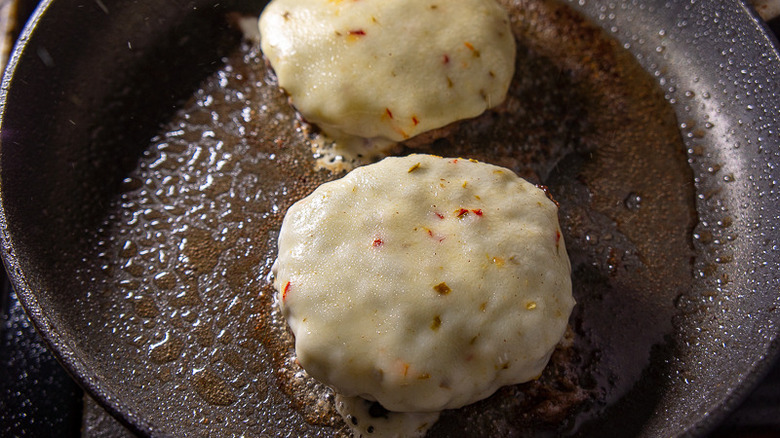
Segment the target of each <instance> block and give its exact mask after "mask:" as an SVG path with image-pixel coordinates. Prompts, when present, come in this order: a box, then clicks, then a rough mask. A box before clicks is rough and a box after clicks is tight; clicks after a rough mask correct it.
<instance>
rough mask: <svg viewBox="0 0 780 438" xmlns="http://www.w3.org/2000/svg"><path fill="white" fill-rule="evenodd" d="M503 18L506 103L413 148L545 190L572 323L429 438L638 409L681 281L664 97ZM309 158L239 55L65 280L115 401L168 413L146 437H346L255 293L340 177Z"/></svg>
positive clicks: (250, 62)
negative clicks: (75, 274) (78, 299)
mask: <svg viewBox="0 0 780 438" xmlns="http://www.w3.org/2000/svg"><path fill="white" fill-rule="evenodd" d="M509 7H510V8H511V14H512V17H513V22H514V28H515V31H516V33H517V35H518V43H519V44H518V45H519V49H518V61H517V66H518V72H517V74H516V79H515V81H514V83H513V85H512V90H511V96H510V97H509V100H508V101H507V102H506V104H505V105H504V106H503V108H502V109H501V110H499V111H497V112H494V113H488V114H486V115H483V116H482V117H480V118H478V119H476V120H473V121H469V122H466V123H463V124H462V125H461V127H460V128H459V130H458V132H456V133H455V134H454V135H453V137H452V138H451V139H449V140H442V141H438V142H436V143H435V144H433V145H431V146H429V147H426V148H423V149H422V150H423V151H425V152H431V153H436V154H440V155H445V156H461V157H468V158H476V159H479V160H483V161H487V162H492V163H496V164H501V165H505V166H508V167H510V168H512V169H513V170H515V171H516V172H518V173H519V174H521V175H524V176H526V177H527V178H529V179H531V180H534V181H536V182H541V183H544V184H547V185H549V186H550V190H551V192H552V194H553V196H554V197H556V198H557V199H558V200H559V201H560V202H561V204H562V207H561V220H562V224H563V227H564V231H565V233H564V234H565V236H564V237H565V239H566V241H567V243H568V246H569V248H570V252H571V257H572V261H573V266H574V284H575V296H576V298H577V300H578V302H579V305H578V307H577V310H576V312H575V316H574V317H573V319H572V329H571V330H570V333H569V335H568V336H567V339H566V340H565V341H564V343H563V344H562V345H561V347H560V348H559V350H558V351H557V352H556V354H555V356H554V358H553V360H552V364H551V366H550V367H549V368H548V369H547V371H546V372H545V374H544V375H543V377H542V378H541V379H539V380H538V381H536V382H532V383H528V384H524V385H518V386H514V387H509V388H504V389H502V390H500V391H499V392H498V393H497V394H496V395H495V396H493V397H491V398H490V399H488V400H485V401H483V402H480V403H477V404H475V405H473V406H469V407H466V408H464V409H461V410H457V411H453V412H448V413H446V414H445V419H444V420H443V421H441V422H440V423H439V426H437V427H436V428H435V429H434V430H433V431H432V435H440V436H456V435H458V434H459V432H461V431H463V430H467V431H468V433H469V434H470V435H473V436H498V435H501V436H506V435H509V434H511V433H519V432H522V433H524V434H525V433H527V432H529V431H532V432H540V431H548V432H562V431H572V430H576V428H577V427H578V426H579V424H578V423H579V422H583V421H585V420H586V419H589V418H592V417H596V416H598V415H600V414H602V413H603V411H604V409H605V408H608V407H610V406H611V405H612V404H614V403H615V402H616V401H618V400H620V399H621V398H624V397H625V398H628V399H630V400H634V401H635V402H636V403H640V404H641V403H648V402H649V401H650V400H648V398H647V397H648V395H652V391H649V392H648V393H647V394H645V395H643V394H638V392H639V391H637V390H636V389H635V388H636V387H637V385H639V387H641V386H642V385H645V386H646V387H647V388H649V383H648V382H650V381H652V379H653V378H654V377H657V376H648V375H647V371H646V369H647V367H648V366H649V364H651V363H652V364H654V365H658V364H662V363H663V360H664V358H666V357H667V356H668V355H670V354H672V353H673V346H671V345H668V343H667V342H666V341H665V339H664V338H665V336H668V335H669V334H670V333H671V332H672V314H673V313H674V300H675V298H676V297H677V296H679V295H680V294H682V292H683V291H685V290H686V289H688V288H689V287H690V284H691V281H692V264H691V260H692V256H693V248H692V246H691V239H692V237H691V231H692V229H693V225H694V223H695V222H694V221H695V210H694V188H693V176H692V173H691V171H690V169H689V167H688V166H687V161H686V155H685V150H684V146H683V143H682V140H681V138H680V134H679V130H678V128H677V125H676V121H675V117H674V114H673V112H672V109H671V108H670V107H669V106H668V105H667V103H666V102H665V100H664V96H663V94H662V93H661V92H660V91H659V90H658V89H657V88H656V87H655V84H654V81H653V80H652V78H651V77H650V76H649V75H647V74H646V73H645V72H644V71H643V70H641V68H640V67H639V66H638V65H637V64H636V62H635V61H634V59H633V58H632V57H631V56H630V55H629V54H628V53H627V52H625V51H623V50H622V49H621V48H620V47H618V46H617V44H616V43H615V42H613V41H612V40H610V39H608V38H607V37H606V35H604V34H603V33H602V32H600V31H599V30H598V29H597V28H595V27H594V26H593V25H591V24H589V23H588V22H587V21H585V20H584V19H582V18H581V17H580V16H579V15H577V14H576V13H573V12H572V11H571V10H569V9H568V8H566V7H563V6H559V5H556V4H553V3H548V2H544V1H538V2H536V1H531V2H524V3H523V4H521V5H515V4H512V5H509ZM563 35H567V36H568V37H569V38H563ZM561 42H564V44H561ZM308 140H309V139H308V138H307V137H306V136H305V134H304V133H303V130H302V129H300V123H298V122H297V121H296V118H295V114H294V113H293V111H292V110H291V109H290V107H289V105H288V104H287V103H286V98H285V97H284V96H283V95H282V94H281V93H280V92H279V91H278V89H277V87H276V85H275V83H274V78H273V76H272V74H271V73H270V72H269V71H268V70H267V69H266V67H265V65H264V63H263V61H262V59H261V54H260V53H259V52H258V49H257V47H255V46H253V45H251V44H250V43H246V42H244V43H242V44H241V45H240V47H238V48H237V49H235V50H234V51H233V52H232V53H230V54H229V55H228V56H226V57H225V59H224V66H223V67H222V68H220V69H219V71H217V72H216V73H215V74H213V75H212V76H210V77H209V78H206V79H205V81H204V82H203V85H202V88H201V89H199V90H198V91H197V92H196V93H195V94H194V96H193V97H192V98H191V99H190V100H189V101H188V102H187V103H186V104H184V105H183V107H182V108H181V109H180V110H179V111H177V112H176V114H174V115H173V117H172V118H171V120H170V121H169V122H168V123H167V125H166V127H165V129H164V130H163V132H161V133H160V134H159V135H158V136H157V137H155V138H154V139H153V140H152V143H151V145H150V146H149V147H148V148H147V149H146V151H145V152H144V154H143V157H141V159H140V160H139V162H138V166H137V169H136V170H135V171H133V172H132V173H131V174H130V175H128V176H127V178H126V179H125V180H124V182H123V187H122V194H121V196H120V199H119V200H118V201H117V205H116V208H115V209H114V211H113V212H112V213H111V214H110V215H109V216H108V219H107V221H106V222H105V225H104V227H103V228H102V229H101V230H100V231H99V232H98V233H97V235H96V237H95V239H96V241H97V248H98V251H99V253H98V254H95V255H94V256H95V258H96V260H98V263H96V265H95V266H96V267H97V268H98V272H94V271H93V270H87V271H85V272H82V273H80V274H81V275H82V276H83V278H85V279H87V278H100V279H101V280H102V281H101V282H100V284H101V286H100V287H98V293H96V294H94V295H92V296H91V297H90V300H89V302H88V306H90V308H91V309H92V310H93V311H90V312H87V314H86V316H87V318H93V319H94V320H93V321H91V322H92V323H93V324H95V325H98V324H102V325H105V326H106V327H108V328H109V329H110V330H111V332H112V336H111V339H112V347H113V349H109V350H102V351H95V352H94V353H95V354H96V355H98V356H104V357H105V359H109V356H110V358H111V360H106V362H108V363H110V362H112V361H115V363H116V365H117V369H115V370H113V373H114V375H115V378H117V379H118V380H119V381H121V382H122V387H121V389H120V391H127V393H125V394H122V397H123V398H124V397H127V398H128V399H130V400H138V401H139V402H140V403H141V404H142V405H143V404H145V403H148V402H147V401H142V400H143V399H144V398H147V397H148V398H150V399H154V400H160V399H162V400H166V402H165V403H163V404H161V405H160V406H157V407H156V409H155V410H153V409H149V411H150V412H152V411H155V412H154V413H153V414H152V415H154V416H157V415H159V416H160V419H159V420H157V421H155V420H152V421H153V423H155V424H162V425H166V426H167V427H171V428H175V429H178V430H192V431H196V430H200V431H212V432H214V433H217V432H223V431H225V430H228V431H231V432H237V433H242V432H244V431H246V432H249V433H262V432H265V433H271V432H272V431H273V433H274V434H278V433H279V432H280V431H281V430H286V431H290V432H293V433H294V434H303V433H306V434H311V435H318V436H319V435H330V434H332V433H333V430H334V429H335V430H336V431H337V432H338V433H339V434H343V433H345V431H346V429H345V428H344V425H343V423H342V421H341V419H340V417H339V416H338V415H337V414H336V413H335V411H334V410H333V406H332V394H331V392H330V391H329V390H327V389H326V388H324V387H323V386H322V385H319V384H318V383H317V382H315V381H313V380H311V379H309V378H308V377H306V376H305V374H304V373H303V372H302V370H301V369H300V367H299V366H297V364H296V363H295V361H294V356H293V343H292V337H291V335H290V334H289V333H288V331H287V330H286V328H285V324H284V322H283V321H282V319H281V318H280V315H279V314H278V313H277V312H276V310H275V309H274V306H273V303H272V297H273V288H272V287H271V284H270V281H269V279H268V275H269V271H270V266H271V264H272V263H273V260H274V257H275V252H276V244H275V240H276V237H277V233H278V229H279V226H280V223H281V219H282V218H283V216H284V212H285V211H286V209H287V207H289V206H290V205H291V204H292V203H293V202H294V201H296V200H297V199H300V198H301V197H303V196H305V195H306V194H308V193H309V192H311V191H312V190H313V189H314V188H315V187H316V186H317V185H319V184H321V183H322V182H324V181H327V180H330V179H333V178H334V177H337V176H338V175H333V174H331V173H329V172H326V171H316V170H314V161H313V158H312V154H311V152H310V147H309V143H308ZM404 152H411V150H409V151H404ZM605 322H609V324H605ZM106 355H108V356H106ZM643 373H644V374H643ZM647 388H645V389H647ZM632 389H633V391H634V392H632ZM149 408H151V406H149ZM642 415H645V413H644V412H642V411H637V412H635V413H633V414H631V415H627V416H624V418H626V420H625V424H624V426H626V427H627V426H628V425H629V424H630V422H632V421H636V420H639V421H641V419H642V418H641V416H642ZM171 418H176V421H175V422H170V423H169V420H167V421H166V420H163V419H171ZM158 421H160V422H159V423H158ZM175 429H171V430H175Z"/></svg>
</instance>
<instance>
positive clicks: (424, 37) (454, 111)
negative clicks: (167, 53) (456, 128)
mask: <svg viewBox="0 0 780 438" xmlns="http://www.w3.org/2000/svg"><path fill="white" fill-rule="evenodd" d="M259 26H260V33H261V42H262V50H263V53H264V54H265V56H266V58H267V59H268V61H269V62H270V63H271V65H272V66H273V68H274V70H275V71H276V74H277V76H278V79H279V85H280V86H281V87H282V88H283V89H284V90H285V91H286V92H287V93H288V94H289V96H290V99H291V100H292V103H293V104H294V105H295V107H296V108H297V109H298V111H300V113H301V114H302V115H303V117H304V118H305V119H306V120H307V121H309V122H311V123H314V124H316V125H317V126H319V127H320V128H321V129H322V130H323V131H324V132H325V133H326V134H327V135H328V136H329V137H330V138H331V139H333V140H335V142H336V153H337V154H340V155H343V156H346V157H348V158H355V157H359V156H375V155H377V154H380V153H381V152H383V151H386V150H387V149H388V148H389V147H390V146H391V145H393V144H395V142H400V141H404V140H407V139H409V138H412V137H414V136H416V135H418V134H420V133H423V132H426V131H429V130H432V129H436V128H440V127H443V126H445V125H448V124H450V123H452V122H455V121H458V120H462V119H466V118H471V117H475V116H477V115H479V114H481V113H482V112H484V111H485V110H486V109H487V108H491V107H494V106H496V105H498V104H500V103H501V102H502V101H503V100H504V98H505V97H506V93H507V90H508V88H509V83H510V81H511V79H512V75H513V74H514V62H515V42H514V37H513V35H512V31H511V29H510V26H509V18H508V16H507V13H506V11H505V10H504V9H502V7H501V6H500V5H498V4H497V3H496V1H495V0H393V1H387V0H360V1H354V0H273V1H272V2H271V3H270V4H269V5H268V6H267V7H266V8H265V10H264V11H263V13H262V15H261V17H260V24H259Z"/></svg>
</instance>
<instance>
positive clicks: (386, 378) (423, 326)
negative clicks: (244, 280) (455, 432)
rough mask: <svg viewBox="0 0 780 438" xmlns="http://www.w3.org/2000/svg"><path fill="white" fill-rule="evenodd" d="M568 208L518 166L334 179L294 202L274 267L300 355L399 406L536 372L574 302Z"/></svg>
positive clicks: (403, 162)
mask: <svg viewBox="0 0 780 438" xmlns="http://www.w3.org/2000/svg"><path fill="white" fill-rule="evenodd" d="M557 212H558V209H557V206H556V204H555V203H554V202H552V201H551V200H550V199H548V198H547V196H546V194H545V193H544V192H543V191H542V190H540V189H539V188H537V187H535V186H534V185H532V184H530V183H528V182H526V181H525V180H523V179H521V178H519V177H517V176H516V175H515V174H514V173H512V172H511V171H510V170H508V169H505V168H501V167H497V166H493V165H490V164H485V163H479V162H472V161H469V160H463V159H445V158H440V157H434V156H430V155H410V156H407V157H402V158H386V159H384V160H382V161H380V162H378V163H376V164H372V165H368V166H363V167H359V168H357V169H355V170H353V171H352V172H350V173H348V174H347V175H346V176H345V177H343V178H341V179H339V180H336V181H332V182H329V183H326V184H323V185H322V186H320V187H319V188H317V189H316V190H315V191H314V192H313V193H312V194H311V195H309V196H308V197H306V198H304V199H302V200H301V201H299V202H297V203H296V204H294V205H293V206H292V207H290V209H289V210H288V212H287V215H286V216H285V218H284V222H283V224H282V228H281V232H280V235H279V255H278V259H277V263H276V266H275V268H274V269H275V277H274V278H275V279H274V282H275V287H276V289H277V290H278V291H279V295H278V298H279V302H280V305H281V309H282V312H283V314H284V315H285V317H286V318H287V321H288V323H289V326H290V328H291V329H292V331H293V333H294V334H295V349H296V354H297V356H298V360H299V362H300V363H301V365H302V366H303V367H304V368H305V369H306V371H307V372H308V373H309V374H310V375H311V376H313V377H314V378H316V379H318V380H320V381H322V382H324V383H326V384H329V385H331V386H332V387H333V388H335V390H336V391H338V392H339V393H341V394H343V395H344V396H360V397H363V398H365V399H368V400H376V401H378V402H379V403H380V404H381V405H382V406H384V407H385V408H387V409H388V410H390V411H399V412H435V411H440V410H442V409H448V408H457V407H460V406H463V405H466V404H469V403H472V402H475V401H477V400H480V399H483V398H485V397H488V396H489V395H491V394H492V393H493V392H494V391H496V389H498V388H499V387H501V386H503V385H510V384H515V383H520V382H525V381H528V380H531V379H534V378H537V377H538V376H539V375H540V374H541V372H542V369H543V368H544V367H545V365H546V364H547V361H548V359H549V357H550V355H551V353H552V351H553V349H554V348H555V345H556V344H557V343H558V342H559V340H560V339H561V337H562V336H563V333H564V330H565V328H566V326H567V322H568V318H569V315H570V313H571V310H572V307H573V306H574V299H573V298H572V293H571V279H570V273H571V267H570V264H569V259H568V256H567V254H566V248H565V246H564V242H563V239H562V238H561V233H560V229H559V225H558V219H557Z"/></svg>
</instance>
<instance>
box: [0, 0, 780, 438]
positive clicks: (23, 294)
mask: <svg viewBox="0 0 780 438" xmlns="http://www.w3.org/2000/svg"><path fill="white" fill-rule="evenodd" d="M53 1H54V0H44V1H43V2H42V3H41V4H40V5H39V6H38V8H37V9H36V11H35V12H34V14H33V16H32V17H31V19H30V20H29V21H28V22H27V24H26V25H25V27H24V30H23V31H22V33H21V35H20V38H19V40H18V41H17V43H16V45H15V47H14V49H13V52H12V56H11V57H10V58H9V62H8V66H7V68H6V70H5V73H4V75H3V80H2V89H1V90H0V102H2V104H0V128H2V124H3V123H2V121H3V119H4V116H5V111H6V105H5V99H6V95H7V93H8V90H9V87H10V84H11V79H12V78H13V76H14V71H15V70H16V67H17V65H18V63H19V61H20V59H21V55H22V53H23V51H24V50H25V48H26V47H27V43H28V42H29V39H30V37H31V35H32V34H33V32H34V30H35V28H36V27H37V24H38V23H39V22H40V21H41V19H42V17H43V16H44V15H45V12H46V10H47V9H48V8H49V6H50V5H51V4H52V3H53ZM570 2H571V0H570ZM737 2H738V3H739V4H740V5H741V6H742V8H743V9H744V10H745V12H746V13H747V14H748V16H749V17H750V19H751V21H752V22H753V23H752V24H753V25H754V26H756V27H757V29H759V30H760V33H761V34H762V35H764V37H765V38H766V42H767V44H770V45H771V47H772V49H773V51H772V53H773V55H774V57H775V58H776V59H777V60H778V61H780V49H779V47H780V43H778V40H777V38H775V37H774V36H773V35H772V33H771V32H769V29H768V26H767V25H766V23H764V22H763V21H762V20H760V18H759V17H758V15H757V13H756V12H755V10H753V9H752V8H751V7H750V6H749V5H748V4H747V0H737ZM0 151H2V148H1V147H0ZM2 189H3V185H2V180H0V192H2ZM0 245H2V258H3V263H4V265H5V268H6V272H7V273H8V277H9V279H10V280H11V283H12V284H13V287H14V290H15V291H16V292H17V296H18V298H19V301H20V303H21V304H22V306H23V308H24V309H25V312H26V313H27V315H28V316H29V317H30V319H31V320H32V321H33V324H34V326H35V327H36V330H37V331H38V332H39V333H40V334H41V335H42V338H43V339H44V341H45V342H46V343H47V345H48V346H49V347H50V350H51V351H52V352H53V353H54V355H55V356H56V357H57V359H58V361H60V363H61V364H62V365H63V367H64V368H65V369H66V370H67V371H68V372H69V374H70V375H71V376H72V377H73V378H74V380H76V381H77V382H78V383H79V384H80V385H81V386H82V387H83V388H85V390H86V391H87V393H88V394H89V395H90V396H91V397H93V398H95V399H96V400H98V401H99V402H100V404H101V405H102V406H103V407H104V408H106V409H107V410H108V411H109V412H110V413H111V414H112V415H113V416H114V417H115V418H118V419H120V420H121V421H122V423H123V424H125V425H126V426H128V427H129V428H131V429H132V430H133V431H134V432H136V433H140V434H144V435H151V436H158V435H159V434H160V431H158V430H156V428H155V427H154V426H153V425H152V424H150V423H148V422H147V421H146V420H145V419H144V418H143V417H141V416H139V415H138V413H137V412H136V411H135V410H133V409H128V408H126V407H122V408H120V402H119V400H118V398H117V397H116V395H115V394H113V393H112V392H111V391H110V388H107V387H106V386H105V385H101V384H100V382H99V379H98V378H99V376H97V375H96V374H95V373H94V372H93V371H92V370H91V369H90V368H89V367H88V366H87V365H86V363H85V362H83V360H82V359H81V358H80V357H79V355H78V354H76V351H75V349H74V348H73V346H72V343H70V342H68V340H67V339H66V338H65V337H63V336H62V335H61V331H60V329H59V328H58V327H57V323H56V321H53V320H52V319H51V318H50V317H49V316H47V315H46V312H45V311H44V309H43V307H42V306H41V304H40V302H39V301H38V299H37V296H36V294H35V291H33V290H32V288H31V287H30V284H29V282H28V279H27V277H26V275H25V273H24V272H23V270H22V267H21V263H20V261H19V259H18V257H17V255H16V251H15V246H16V245H15V242H14V238H13V236H11V235H10V234H9V232H8V223H7V217H6V209H5V205H4V201H3V200H2V199H1V198H0ZM778 358H780V333H776V334H775V335H774V337H773V338H772V341H771V342H770V343H769V344H768V349H767V354H765V355H764V356H762V358H761V359H760V360H758V361H756V362H755V363H754V368H753V369H752V370H751V371H750V372H749V373H748V378H747V379H744V380H742V381H741V382H740V384H739V385H738V386H737V388H736V389H735V390H733V391H732V392H731V393H730V394H729V395H728V396H727V397H726V398H725V399H724V400H722V403H721V404H720V405H719V406H718V407H717V408H716V409H715V410H714V411H712V412H708V415H706V416H705V417H704V418H703V419H702V420H701V421H699V422H696V423H694V424H693V425H692V426H691V427H690V428H689V429H688V430H686V431H685V433H686V434H696V435H698V434H703V433H706V432H707V431H711V430H712V429H714V428H715V427H716V426H717V425H718V423H719V422H720V421H722V420H723V418H724V417H725V416H726V415H728V413H729V412H731V411H732V410H733V409H734V408H735V407H737V406H738V405H739V404H740V403H741V402H742V401H743V400H744V399H745V398H746V397H747V396H748V395H749V394H750V392H751V391H752V390H753V388H754V387H755V385H756V384H757V383H758V382H760V381H761V379H762V378H763V377H764V376H765V375H766V374H767V373H768V372H769V370H770V369H771V366H772V365H773V364H774V363H775V362H776V361H777V360H778Z"/></svg>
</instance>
